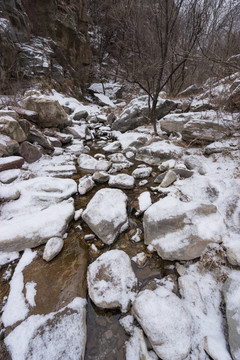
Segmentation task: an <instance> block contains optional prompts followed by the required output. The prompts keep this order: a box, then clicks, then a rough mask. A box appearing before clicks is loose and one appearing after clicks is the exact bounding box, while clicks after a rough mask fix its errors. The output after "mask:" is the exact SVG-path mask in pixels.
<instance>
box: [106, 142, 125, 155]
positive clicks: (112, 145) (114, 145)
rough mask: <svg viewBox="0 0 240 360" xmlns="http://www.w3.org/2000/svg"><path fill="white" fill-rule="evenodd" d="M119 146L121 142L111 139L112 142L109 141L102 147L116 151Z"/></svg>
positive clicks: (108, 150) (109, 150)
mask: <svg viewBox="0 0 240 360" xmlns="http://www.w3.org/2000/svg"><path fill="white" fill-rule="evenodd" d="M120 148H121V144H120V142H119V141H113V142H112V143H109V144H108V145H106V146H104V147H103V150H104V151H107V152H115V151H118V150H119V149H120Z"/></svg>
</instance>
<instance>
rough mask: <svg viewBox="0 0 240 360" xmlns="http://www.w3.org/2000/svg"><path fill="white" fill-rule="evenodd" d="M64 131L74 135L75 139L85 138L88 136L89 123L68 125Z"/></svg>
mask: <svg viewBox="0 0 240 360" xmlns="http://www.w3.org/2000/svg"><path fill="white" fill-rule="evenodd" d="M64 131H65V132H66V133H67V134H70V135H73V137H74V138H75V139H85V138H86V131H87V125H86V124H82V125H73V126H67V127H66V128H65V129H64Z"/></svg>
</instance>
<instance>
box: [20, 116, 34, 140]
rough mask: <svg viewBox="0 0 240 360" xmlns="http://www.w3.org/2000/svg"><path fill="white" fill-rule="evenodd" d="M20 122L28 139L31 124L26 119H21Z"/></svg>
mask: <svg viewBox="0 0 240 360" xmlns="http://www.w3.org/2000/svg"><path fill="white" fill-rule="evenodd" d="M18 122H19V125H20V126H21V128H22V129H23V131H24V132H25V134H26V136H27V137H28V135H29V133H30V128H31V124H30V122H29V121H28V120H26V119H19V120H18Z"/></svg>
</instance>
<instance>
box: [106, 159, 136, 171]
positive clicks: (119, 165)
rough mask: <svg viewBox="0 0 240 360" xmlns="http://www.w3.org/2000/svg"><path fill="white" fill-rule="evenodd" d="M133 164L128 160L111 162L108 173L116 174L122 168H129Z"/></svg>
mask: <svg viewBox="0 0 240 360" xmlns="http://www.w3.org/2000/svg"><path fill="white" fill-rule="evenodd" d="M133 165H134V164H133V163H132V162H130V161H128V162H122V163H113V164H112V166H111V169H110V170H109V171H108V173H109V174H116V173H117V172H119V171H122V170H124V169H129V168H130V167H131V166H133Z"/></svg>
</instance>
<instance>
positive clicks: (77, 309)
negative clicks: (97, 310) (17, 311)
mask: <svg viewBox="0 0 240 360" xmlns="http://www.w3.org/2000/svg"><path fill="white" fill-rule="evenodd" d="M85 307H86V300H84V299H82V298H79V297H77V298H75V299H74V300H73V301H72V302H71V303H69V304H68V305H67V306H65V307H63V308H61V309H60V310H58V311H57V312H53V313H49V314H47V315H32V316H30V317H29V318H28V319H26V320H25V321H23V322H22V323H21V324H20V325H18V326H17V327H16V328H15V329H14V330H13V331H12V332H10V334H9V335H8V336H7V337H6V338H5V339H4V342H5V345H6V347H7V349H8V351H9V352H10V354H11V358H12V359H13V360H25V359H27V358H32V359H46V360H47V359H49V360H50V359H51V360H57V359H83V358H84V353H85V344H86V332H87V331H86V308H85ZM19 344H21V345H19Z"/></svg>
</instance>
